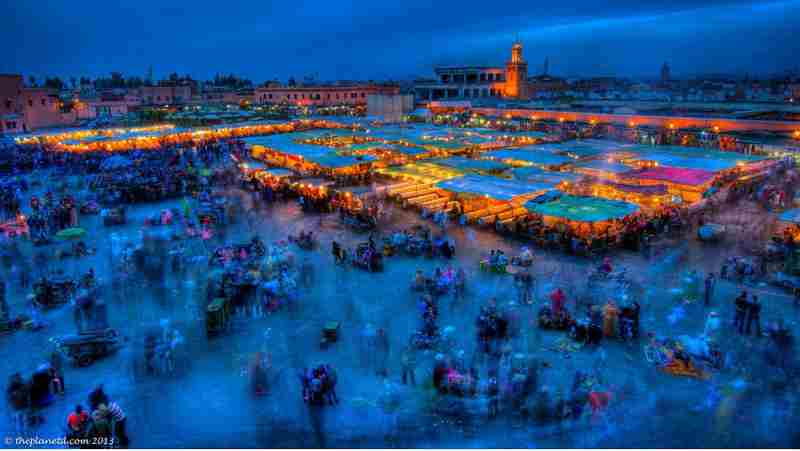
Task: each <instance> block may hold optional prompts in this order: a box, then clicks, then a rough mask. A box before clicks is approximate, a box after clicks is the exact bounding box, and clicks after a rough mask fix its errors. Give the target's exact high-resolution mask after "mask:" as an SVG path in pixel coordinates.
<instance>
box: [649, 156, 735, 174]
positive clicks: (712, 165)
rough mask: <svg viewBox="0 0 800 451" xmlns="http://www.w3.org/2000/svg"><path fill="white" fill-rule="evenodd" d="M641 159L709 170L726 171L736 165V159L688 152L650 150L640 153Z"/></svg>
mask: <svg viewBox="0 0 800 451" xmlns="http://www.w3.org/2000/svg"><path fill="white" fill-rule="evenodd" d="M638 159H639V160H646V161H655V162H657V163H658V165H659V166H667V167H671V168H681V169H702V170H704V171H709V172H719V171H725V170H728V169H731V168H734V167H736V160H731V159H724V160H723V159H718V158H704V157H697V156H692V155H690V154H686V155H685V156H682V155H676V154H674V153H662V152H648V153H645V154H640V156H639V157H638Z"/></svg>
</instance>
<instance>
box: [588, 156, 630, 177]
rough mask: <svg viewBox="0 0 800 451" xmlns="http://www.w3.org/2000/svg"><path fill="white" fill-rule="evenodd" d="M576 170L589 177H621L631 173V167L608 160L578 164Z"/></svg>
mask: <svg viewBox="0 0 800 451" xmlns="http://www.w3.org/2000/svg"><path fill="white" fill-rule="evenodd" d="M574 170H575V171H576V172H580V173H584V174H588V175H619V174H624V173H626V172H629V171H630V170H631V167H630V166H626V165H624V164H622V163H614V162H613V161H608V160H592V161H586V162H583V163H578V164H577V165H575V168H574Z"/></svg>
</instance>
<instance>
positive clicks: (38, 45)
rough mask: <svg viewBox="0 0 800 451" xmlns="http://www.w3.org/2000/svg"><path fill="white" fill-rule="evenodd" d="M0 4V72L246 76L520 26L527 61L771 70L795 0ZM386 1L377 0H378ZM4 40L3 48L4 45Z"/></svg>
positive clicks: (365, 66)
mask: <svg viewBox="0 0 800 451" xmlns="http://www.w3.org/2000/svg"><path fill="white" fill-rule="evenodd" d="M2 3H3V4H2V5H0V42H3V43H4V49H5V52H4V55H5V56H10V58H8V57H4V58H2V59H0V72H14V73H23V74H25V75H30V74H33V75H36V76H39V77H41V76H44V75H61V76H69V75H76V76H80V75H89V76H97V75H100V74H107V73H108V72H110V71H112V70H119V71H122V72H124V73H126V75H130V74H138V75H141V76H144V75H145V73H146V72H147V68H148V66H151V65H152V66H153V68H154V72H155V75H156V76H157V77H161V76H164V75H166V74H168V73H169V72H172V71H177V72H179V73H181V74H183V73H189V74H191V75H193V76H195V77H199V78H209V77H212V76H213V75H214V73H216V72H226V73H228V72H232V73H236V74H239V75H243V76H247V77H250V78H252V79H253V80H254V81H258V82H260V81H263V80H265V79H272V78H278V79H280V80H285V79H286V78H288V77H289V76H294V77H296V78H298V79H301V78H302V77H303V76H304V75H309V74H318V78H319V79H324V80H325V79H370V78H372V79H387V78H394V79H398V78H410V77H413V76H429V75H430V74H431V67H432V66H433V65H434V64H483V65H500V64H502V63H503V62H504V61H505V60H506V59H507V58H508V53H509V48H510V45H511V42H512V41H513V39H514V38H515V36H517V35H519V37H520V38H521V40H522V42H523V44H524V45H525V57H526V59H527V60H528V61H529V63H530V70H529V71H530V73H531V74H535V73H538V72H539V71H540V70H541V66H542V61H543V60H544V58H545V56H548V57H549V58H550V67H551V73H555V74H558V75H587V76H588V75H620V76H622V75H625V76H652V77H655V76H657V74H658V71H659V68H660V66H661V64H662V63H663V62H664V61H669V63H670V65H671V66H672V68H673V73H674V74H676V75H678V76H680V75H689V74H696V73H707V72H735V73H744V72H750V73H772V72H778V71H783V70H786V69H797V68H798V66H800V62H798V57H797V55H800V38H798V35H797V34H795V33H794V32H796V31H800V26H798V23H800V22H798V20H797V18H798V17H800V0H790V1H777V2H771V1H762V2H757V1H737V0H704V1H688V0H672V1H661V0H650V1H643V0H613V1H608V2H604V1H597V0H573V1H569V2H559V1H552V0H548V1H541V2H540V1H534V0H528V1H519V2H512V1H505V2H493V1H489V0H481V1H458V2H456V1H440V0H399V1H397V0H395V1H388V2H383V1H381V0H355V1H351V2H345V1H330V0H309V1H299V2H292V1H280V2H270V1H265V0H248V1H245V0H241V1H237V0H228V1H223V0H215V1H207V0H194V1H191V2H185V3H183V2H181V3H179V2H173V1H170V0H131V1H119V2H117V1H108V0H80V1H75V0H70V1H43V0H39V1H36V0H32V1H27V0H18V1H15V0H12V1H6V2H2ZM382 3H386V4H382ZM9 51H10V53H9Z"/></svg>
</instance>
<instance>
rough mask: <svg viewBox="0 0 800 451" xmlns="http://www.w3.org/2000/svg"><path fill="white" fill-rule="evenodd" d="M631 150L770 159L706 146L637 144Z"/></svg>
mask: <svg viewBox="0 0 800 451" xmlns="http://www.w3.org/2000/svg"><path fill="white" fill-rule="evenodd" d="M631 150H633V151H636V152H639V153H640V154H641V155H643V156H646V155H647V154H648V153H650V152H655V153H661V154H669V155H674V156H682V157H691V158H708V159H714V160H733V161H735V162H742V163H747V162H751V161H761V160H766V159H768V157H766V156H764V155H747V154H743V153H740V152H730V151H722V150H714V149H706V148H704V147H688V146H645V145H637V146H635V147H633V148H631Z"/></svg>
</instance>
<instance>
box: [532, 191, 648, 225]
mask: <svg viewBox="0 0 800 451" xmlns="http://www.w3.org/2000/svg"><path fill="white" fill-rule="evenodd" d="M525 208H526V209H527V210H528V211H529V212H531V213H535V214H537V215H540V216H541V217H542V219H543V221H544V223H545V224H546V225H548V226H554V225H556V224H558V223H564V222H566V224H567V225H568V226H569V227H570V229H572V230H576V231H579V230H585V226H586V225H588V226H589V227H590V229H592V230H594V228H595V227H598V226H602V225H605V223H608V222H609V221H613V220H619V219H622V218H624V217H626V216H629V215H632V214H634V213H636V212H638V211H639V206H637V205H635V204H632V203H629V202H624V201H619V200H609V199H603V198H600V197H592V196H572V195H563V196H560V197H559V198H558V199H555V200H552V201H550V202H543V203H538V202H532V201H529V202H526V203H525Z"/></svg>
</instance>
